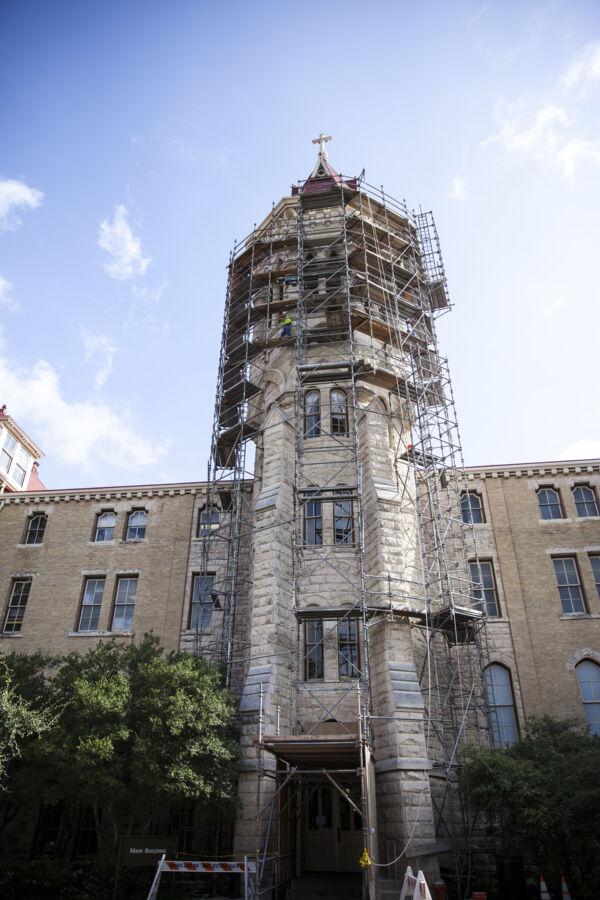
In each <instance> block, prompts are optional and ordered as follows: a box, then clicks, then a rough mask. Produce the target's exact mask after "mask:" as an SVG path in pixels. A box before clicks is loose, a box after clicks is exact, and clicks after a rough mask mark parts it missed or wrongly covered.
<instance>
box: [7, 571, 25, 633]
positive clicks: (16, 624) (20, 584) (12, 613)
mask: <svg viewBox="0 0 600 900" xmlns="http://www.w3.org/2000/svg"><path fill="white" fill-rule="evenodd" d="M30 590H31V578H13V583H12V587H11V590H10V600H9V601H8V609H7V610H6V616H5V617H4V629H3V631H5V632H6V633H7V634H15V633H16V632H18V631H20V630H21V626H22V625H23V618H24V617H25V607H26V606H27V601H28V599H29V592H30Z"/></svg>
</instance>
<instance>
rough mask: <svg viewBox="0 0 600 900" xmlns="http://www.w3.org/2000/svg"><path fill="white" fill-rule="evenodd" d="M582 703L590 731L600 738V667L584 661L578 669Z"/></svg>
mask: <svg viewBox="0 0 600 900" xmlns="http://www.w3.org/2000/svg"><path fill="white" fill-rule="evenodd" d="M576 672H577V678H578V679H579V690H580V691H581V702H582V703H583V709H584V711H585V717H586V719H587V720H588V725H589V726H590V731H591V732H592V734H596V735H598V736H599V737H600V666H599V665H597V664H596V663H595V662H592V660H591V659H584V660H582V662H580V663H579V665H578V666H577V667H576Z"/></svg>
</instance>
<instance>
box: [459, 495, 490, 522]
mask: <svg viewBox="0 0 600 900" xmlns="http://www.w3.org/2000/svg"><path fill="white" fill-rule="evenodd" d="M460 514H461V516H462V520H463V522H464V523H465V524H466V525H478V524H479V523H480V522H483V521H484V518H483V506H482V504H481V497H480V496H479V494H475V493H473V492H472V491H463V493H462V494H461V495H460Z"/></svg>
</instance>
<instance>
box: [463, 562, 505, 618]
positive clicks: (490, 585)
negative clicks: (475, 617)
mask: <svg viewBox="0 0 600 900" xmlns="http://www.w3.org/2000/svg"><path fill="white" fill-rule="evenodd" d="M469 569H470V575H471V594H472V596H473V597H474V598H475V600H477V601H478V604H477V605H478V606H479V607H480V608H481V610H483V609H484V608H485V612H486V615H488V616H499V615H500V609H499V605H498V594H497V591H496V580H495V578H494V567H493V564H492V563H491V562H490V561H489V560H479V562H475V561H474V562H470V563H469Z"/></svg>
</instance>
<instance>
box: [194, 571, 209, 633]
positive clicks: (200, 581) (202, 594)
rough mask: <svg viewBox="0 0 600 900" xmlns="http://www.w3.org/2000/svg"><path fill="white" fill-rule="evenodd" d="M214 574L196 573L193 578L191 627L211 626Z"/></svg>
mask: <svg viewBox="0 0 600 900" xmlns="http://www.w3.org/2000/svg"><path fill="white" fill-rule="evenodd" d="M214 583H215V576H214V575H194V577H193V579H192V603H191V605H190V628H191V629H192V630H193V631H195V630H196V629H197V628H198V629H204V628H210V626H211V623H212V616H213V610H214V607H215V603H214V598H213V593H214V591H213V587H214Z"/></svg>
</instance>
